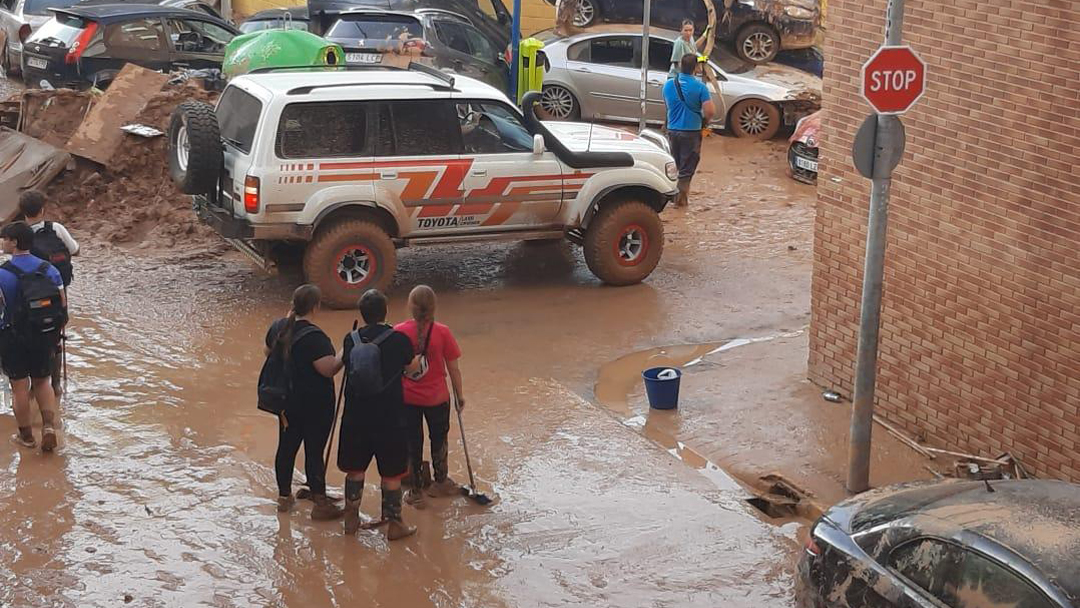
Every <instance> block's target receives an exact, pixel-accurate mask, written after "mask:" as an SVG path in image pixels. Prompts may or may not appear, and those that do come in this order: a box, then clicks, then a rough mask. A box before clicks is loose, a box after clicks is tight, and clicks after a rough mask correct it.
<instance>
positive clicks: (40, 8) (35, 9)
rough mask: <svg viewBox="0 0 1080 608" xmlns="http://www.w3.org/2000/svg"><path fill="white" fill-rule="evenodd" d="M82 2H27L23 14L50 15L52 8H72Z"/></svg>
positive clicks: (63, 0) (77, 0) (73, 0)
mask: <svg viewBox="0 0 1080 608" xmlns="http://www.w3.org/2000/svg"><path fill="white" fill-rule="evenodd" d="M79 1H80V0H26V5H25V6H24V7H23V12H24V13H26V14H27V15H49V14H51V13H49V9H51V8H70V7H72V6H75V5H76V4H78V3H79Z"/></svg>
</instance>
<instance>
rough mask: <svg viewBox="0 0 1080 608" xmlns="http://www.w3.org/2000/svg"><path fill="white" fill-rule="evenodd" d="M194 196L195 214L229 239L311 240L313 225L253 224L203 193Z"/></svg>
mask: <svg viewBox="0 0 1080 608" xmlns="http://www.w3.org/2000/svg"><path fill="white" fill-rule="evenodd" d="M191 198H192V207H193V208H194V210H195V215H196V216H197V217H198V218H199V219H200V220H201V221H202V222H203V223H204V224H206V225H207V226H210V227H211V228H213V229H214V231H215V232H217V233H218V234H220V235H221V236H223V237H225V238H227V239H239V240H259V241H310V240H311V234H312V232H313V230H312V227H311V226H298V225H296V224H252V223H251V222H249V221H247V220H246V219H244V218H239V217H236V216H234V215H233V214H231V213H229V212H228V211H226V210H225V209H222V208H221V207H216V206H214V205H211V204H210V201H209V200H208V199H207V198H206V197H205V196H203V195H196V196H193V197H191Z"/></svg>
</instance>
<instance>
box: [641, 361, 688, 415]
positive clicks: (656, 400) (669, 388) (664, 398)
mask: <svg viewBox="0 0 1080 608" xmlns="http://www.w3.org/2000/svg"><path fill="white" fill-rule="evenodd" d="M668 369H670V370H672V371H674V372H675V377H674V378H664V379H660V378H658V377H657V376H659V375H660V372H662V371H664V370H668ZM641 377H642V378H644V379H645V394H646V395H648V397H649V407H651V408H653V409H656V410H673V409H675V408H676V407H677V406H678V405H679V381H680V380H682V370H679V369H676V368H674V367H650V368H649V369H647V370H645V371H643V372H641Z"/></svg>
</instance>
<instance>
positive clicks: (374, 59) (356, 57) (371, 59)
mask: <svg viewBox="0 0 1080 608" xmlns="http://www.w3.org/2000/svg"><path fill="white" fill-rule="evenodd" d="M381 59H382V55H380V54H379V53H345V61H346V62H347V63H379V61H380V60H381Z"/></svg>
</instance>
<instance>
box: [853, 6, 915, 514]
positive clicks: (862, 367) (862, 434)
mask: <svg viewBox="0 0 1080 608" xmlns="http://www.w3.org/2000/svg"><path fill="white" fill-rule="evenodd" d="M903 25H904V0H889V3H888V6H887V8H886V14H885V44H886V45H887V46H899V45H900V43H901V34H902V29H903ZM903 146H904V133H903V125H901V124H900V119H898V118H896V117H895V116H886V115H882V114H878V115H877V128H876V129H875V136H874V157H873V158H874V162H873V169H872V172H871V175H872V180H873V186H872V189H871V191H870V217H869V220H868V222H867V229H866V262H865V266H864V268H863V292H862V311H861V316H860V318H859V350H858V355H857V356H856V369H855V401H854V404H853V407H852V410H851V432H850V437H849V441H850V446H849V450H848V478H847V489H848V491H849V492H852V493H859V492H864V491H866V490H868V489H870V434H871V430H872V429H873V425H874V389H875V384H876V382H877V359H878V331H879V330H880V328H881V285H882V281H883V277H884V273H885V230H886V227H887V225H888V220H889V188H890V186H891V183H892V170H893V168H894V167H895V166H896V162H897V161H898V160H899V154H902V152H903Z"/></svg>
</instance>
